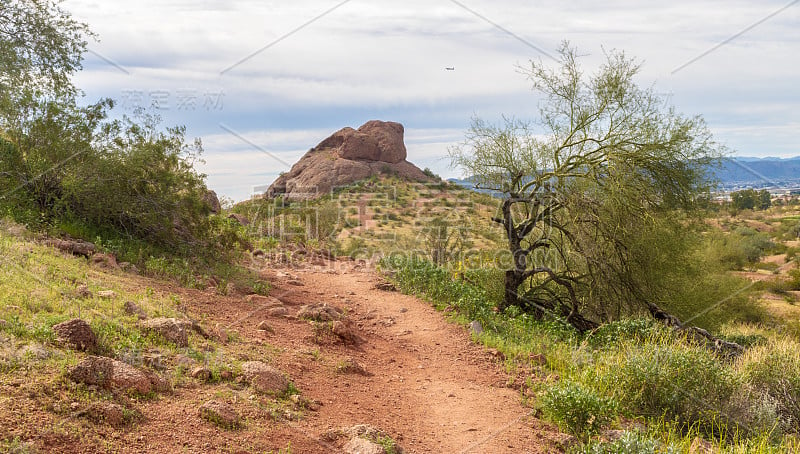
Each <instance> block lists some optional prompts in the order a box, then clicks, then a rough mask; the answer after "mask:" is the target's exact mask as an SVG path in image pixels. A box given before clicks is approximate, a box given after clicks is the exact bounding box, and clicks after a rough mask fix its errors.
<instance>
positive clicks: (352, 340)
mask: <svg viewBox="0 0 800 454" xmlns="http://www.w3.org/2000/svg"><path fill="white" fill-rule="evenodd" d="M331 331H333V334H335V335H337V336H339V339H341V340H342V341H343V342H344V343H345V344H360V343H362V342H364V339H363V338H362V337H361V336H359V335H358V330H357V329H356V328H355V327H354V326H353V324H352V323H350V322H349V321H347V320H345V321H341V320H336V321H334V322H333V323H332V324H331Z"/></svg>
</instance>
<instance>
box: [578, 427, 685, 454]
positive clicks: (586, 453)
mask: <svg viewBox="0 0 800 454" xmlns="http://www.w3.org/2000/svg"><path fill="white" fill-rule="evenodd" d="M574 452H575V454H672V453H676V454H677V453H678V452H679V451H678V450H677V449H675V448H673V447H672V446H664V445H663V444H662V443H661V442H660V441H658V440H654V439H652V438H649V437H648V436H647V435H645V434H641V433H639V432H630V431H626V432H624V433H623V434H622V436H621V437H620V438H619V439H617V440H614V441H612V442H608V443H603V442H599V441H597V442H592V443H587V444H585V445H583V446H581V447H579V448H578V449H577V450H575V451H574Z"/></svg>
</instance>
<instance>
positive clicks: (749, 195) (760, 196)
mask: <svg viewBox="0 0 800 454" xmlns="http://www.w3.org/2000/svg"><path fill="white" fill-rule="evenodd" d="M731 204H732V205H733V207H734V208H735V209H737V210H766V209H767V208H769V207H770V206H772V196H771V195H770V193H769V191H767V190H766V189H762V190H760V191H756V190H755V189H752V188H749V189H743V190H741V191H734V192H731Z"/></svg>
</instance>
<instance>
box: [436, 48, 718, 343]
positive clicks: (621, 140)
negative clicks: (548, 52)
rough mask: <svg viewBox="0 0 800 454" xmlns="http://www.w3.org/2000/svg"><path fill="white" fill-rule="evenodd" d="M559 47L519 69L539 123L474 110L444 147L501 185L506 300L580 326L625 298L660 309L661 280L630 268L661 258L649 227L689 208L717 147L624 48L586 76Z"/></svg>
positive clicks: (484, 179) (484, 180)
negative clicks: (537, 97) (647, 79)
mask: <svg viewBox="0 0 800 454" xmlns="http://www.w3.org/2000/svg"><path fill="white" fill-rule="evenodd" d="M559 52H560V55H561V59H560V65H559V67H558V68H556V69H549V68H547V67H545V66H544V65H543V64H541V63H532V64H531V67H530V68H529V69H525V70H524V72H525V73H526V74H527V75H528V77H529V78H530V80H531V81H532V82H533V87H534V89H535V90H537V91H539V92H540V93H541V94H542V95H543V96H544V100H543V102H542V104H541V106H540V115H541V118H540V120H539V122H538V123H539V125H540V128H539V129H534V128H533V127H532V126H531V125H530V124H528V123H525V122H521V121H518V120H514V119H505V121H504V123H503V124H502V125H500V126H495V125H491V124H488V123H486V122H485V121H483V120H480V119H475V120H474V121H473V124H472V127H471V129H470V131H469V132H468V134H467V139H466V141H465V142H464V143H463V144H462V145H461V146H459V147H455V148H453V149H451V150H450V154H451V159H452V161H453V163H454V164H456V165H458V166H460V167H461V168H462V169H463V170H464V171H465V173H466V174H468V175H470V176H472V177H473V178H474V181H475V182H476V186H477V187H479V188H483V189H488V190H491V191H496V192H499V193H502V194H503V195H504V198H503V200H502V204H501V207H500V209H499V213H498V215H497V216H496V217H495V218H494V221H495V222H497V223H500V224H501V225H502V226H503V228H504V231H505V233H506V237H507V240H508V249H509V251H510V253H511V255H512V257H513V260H512V262H513V263H512V265H511V266H510V268H509V269H508V270H506V272H505V297H504V302H503V306H505V307H508V306H519V307H521V308H523V309H525V310H528V311H530V312H533V313H536V314H539V315H543V314H544V313H545V312H550V313H556V314H558V315H560V316H563V317H564V318H566V320H567V321H569V322H570V323H572V324H573V325H574V326H576V327H577V328H578V329H581V330H587V329H591V328H593V327H594V326H596V320H597V319H598V318H609V317H613V316H614V314H613V313H612V312H613V311H612V309H614V310H617V309H619V306H618V305H619V304H621V303H622V302H628V303H630V304H631V305H633V304H638V305H639V306H640V307H641V306H642V305H644V306H645V307H646V308H650V309H651V312H653V311H655V310H656V309H658V308H657V307H656V306H654V304H655V303H654V300H655V298H658V290H659V289H658V288H657V287H654V286H655V285H656V284H657V282H655V281H654V280H653V279H650V278H648V276H649V273H647V272H641V271H640V270H638V269H637V268H636V267H637V266H638V265H639V264H645V265H647V264H649V263H663V260H660V261H659V260H654V259H663V258H664V257H665V256H666V257H668V256H669V254H670V251H668V250H664V249H663V248H658V247H654V246H657V244H653V242H652V239H654V238H653V236H652V232H657V231H659V229H661V228H662V227H661V226H663V225H666V224H665V223H668V221H669V220H670V219H671V216H673V213H675V211H676V210H679V209H691V208H692V207H693V202H694V200H695V198H696V197H697V196H698V194H702V193H704V192H705V191H706V190H707V188H708V185H707V181H706V179H705V171H706V170H705V169H706V168H707V166H708V165H709V164H711V163H713V162H715V161H716V160H717V159H718V158H719V157H720V156H721V151H722V150H721V148H720V147H719V146H718V145H717V144H715V143H714V142H713V141H712V138H711V134H710V133H709V131H708V130H707V128H706V127H705V124H704V122H703V120H702V119H701V118H699V117H685V116H682V115H680V114H678V113H676V112H675V110H674V109H673V108H671V107H665V103H664V100H663V99H662V98H661V97H660V96H658V95H657V94H656V93H654V91H653V90H652V89H643V88H640V87H639V86H637V85H636V83H635V81H634V77H635V76H636V74H637V73H638V72H639V69H640V67H639V65H638V64H637V63H635V62H634V61H632V60H631V59H629V58H627V57H626V56H625V55H624V54H623V53H617V52H611V53H609V54H607V55H606V62H605V63H604V64H603V65H602V66H601V68H600V69H599V71H598V72H597V73H596V74H594V75H592V76H590V77H586V76H585V75H584V74H583V72H582V70H581V68H580V66H579V64H578V61H577V60H578V58H577V53H576V51H575V50H574V49H573V48H570V47H569V45H568V44H567V43H565V44H564V45H562V47H561V48H560V51H559ZM670 228H673V229H674V225H673V227H670ZM644 234H647V235H649V236H648V238H650V239H651V241H649V242H647V243H644V244H643V243H642V242H641V241H638V240H637V239H638V238H642V236H643V235H644ZM654 240H655V241H656V242H657V238H655V239H654ZM676 255H677V256H680V255H681V254H676ZM645 271H652V267H648V268H646V269H645ZM653 292H656V293H655V294H654V293H653ZM659 310H660V309H659Z"/></svg>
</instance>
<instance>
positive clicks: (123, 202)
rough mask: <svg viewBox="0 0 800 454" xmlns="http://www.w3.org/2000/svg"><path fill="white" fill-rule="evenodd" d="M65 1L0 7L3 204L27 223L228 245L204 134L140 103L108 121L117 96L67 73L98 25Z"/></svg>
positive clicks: (153, 240)
mask: <svg viewBox="0 0 800 454" xmlns="http://www.w3.org/2000/svg"><path fill="white" fill-rule="evenodd" d="M59 4H60V2H57V1H53V0H10V1H6V2H4V3H3V6H2V8H0V208H4V211H5V212H6V213H11V214H12V215H14V216H15V217H17V219H18V220H21V221H24V222H26V223H28V224H41V223H42V221H44V222H45V223H46V225H48V226H49V225H58V224H59V223H61V224H63V223H72V224H81V225H82V226H83V227H86V228H87V230H88V231H92V232H96V231H103V232H109V231H110V232H113V236H116V237H120V236H122V237H125V238H129V239H137V240H144V241H145V242H147V243H149V244H151V245H157V246H160V247H162V248H164V249H168V250H172V251H177V250H182V252H185V253H187V254H188V253H189V251H188V249H189V248H190V247H192V246H194V249H195V251H202V252H203V253H210V251H212V250H217V249H216V248H213V247H211V246H219V244H220V242H222V243H226V245H229V244H230V243H231V241H228V240H220V238H222V237H225V238H229V239H230V237H231V236H230V235H227V233H229V232H225V231H223V230H225V229H224V226H222V225H220V222H218V221H216V220H211V219H209V218H208V214H209V211H210V207H209V206H208V203H207V202H205V201H204V196H205V195H206V187H205V183H204V177H205V176H204V175H202V174H200V173H198V172H197V171H196V170H195V168H194V164H195V162H196V161H197V159H198V156H199V154H200V152H202V145H201V143H200V141H199V140H196V141H195V142H194V143H187V141H186V140H185V128H183V127H176V128H170V129H167V130H166V131H162V130H161V129H159V121H160V120H159V119H158V118H157V117H153V116H148V115H144V114H143V113H141V112H138V113H137V114H136V115H135V116H134V118H127V117H126V118H124V119H122V120H115V121H108V119H107V115H108V112H109V110H111V109H112V108H113V106H114V102H113V101H112V100H108V99H105V100H101V101H100V102H98V103H96V104H92V105H89V106H81V105H79V98H80V96H79V95H80V91H79V90H78V89H77V88H76V87H75V86H74V85H73V83H72V80H71V77H72V76H73V75H74V74H75V72H77V71H79V70H80V69H81V62H82V58H83V53H84V52H85V51H86V46H87V38H88V37H92V36H93V35H92V33H91V32H90V31H89V30H88V28H87V26H86V25H85V24H82V23H80V22H78V21H76V20H74V19H73V18H72V17H71V15H70V14H69V13H68V12H67V11H65V10H63V9H62V8H61V7H60V6H59ZM4 214H5V213H4ZM217 233H219V234H220V235H218V236H215V235H216V234H217ZM92 239H94V238H92ZM235 240H237V238H233V241H235ZM214 242H216V244H212V243H214ZM222 247H225V246H222Z"/></svg>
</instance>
